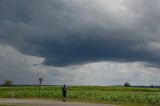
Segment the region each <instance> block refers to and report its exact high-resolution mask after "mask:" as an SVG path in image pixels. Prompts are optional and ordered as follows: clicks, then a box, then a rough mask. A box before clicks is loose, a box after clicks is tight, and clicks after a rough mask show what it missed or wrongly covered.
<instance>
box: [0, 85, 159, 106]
mask: <svg viewBox="0 0 160 106" xmlns="http://www.w3.org/2000/svg"><path fill="white" fill-rule="evenodd" d="M38 89H39V87H38V86H13V87H0V97H1V98H11V97H12V96H13V94H14V97H15V98H42V99H58V100H60V99H61V98H62V92H61V86H42V87H41V94H40V97H39V90H38ZM66 99H67V100H69V101H74V100H76V101H82V102H96V103H109V104H120V105H121V106H151V105H154V106H156V105H160V89H157V88H135V87H112V86H110V87H108V86H107V87H106V86H68V93H67V98H66ZM145 104H146V105H145Z"/></svg>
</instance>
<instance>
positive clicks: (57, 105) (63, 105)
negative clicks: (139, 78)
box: [0, 98, 115, 106]
mask: <svg viewBox="0 0 160 106" xmlns="http://www.w3.org/2000/svg"><path fill="white" fill-rule="evenodd" d="M0 104H14V105H24V106H115V105H108V104H95V103H81V102H61V101H55V100H43V99H8V98H6V99H5V98H1V99H0Z"/></svg>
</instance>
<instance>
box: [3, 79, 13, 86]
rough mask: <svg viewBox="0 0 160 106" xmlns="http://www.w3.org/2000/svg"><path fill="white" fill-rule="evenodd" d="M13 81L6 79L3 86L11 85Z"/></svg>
mask: <svg viewBox="0 0 160 106" xmlns="http://www.w3.org/2000/svg"><path fill="white" fill-rule="evenodd" d="M11 85H12V81H11V80H4V83H3V86H11Z"/></svg>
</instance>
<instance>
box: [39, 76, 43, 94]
mask: <svg viewBox="0 0 160 106" xmlns="http://www.w3.org/2000/svg"><path fill="white" fill-rule="evenodd" d="M42 81H43V78H39V97H40V95H41V84H42Z"/></svg>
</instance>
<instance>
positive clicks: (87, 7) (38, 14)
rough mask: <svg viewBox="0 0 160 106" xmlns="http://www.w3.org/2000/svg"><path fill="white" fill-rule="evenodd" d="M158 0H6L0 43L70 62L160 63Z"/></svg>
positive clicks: (48, 61)
mask: <svg viewBox="0 0 160 106" xmlns="http://www.w3.org/2000/svg"><path fill="white" fill-rule="evenodd" d="M159 11H160V1H158V0H152V1H151V0H94V1H93V0H33V1H29V0H14V1H11V0H0V43H1V44H3V45H9V46H12V47H14V48H15V49H17V50H18V51H19V52H20V53H22V54H25V55H30V56H37V57H42V58H44V59H45V60H44V62H43V64H45V65H50V66H58V67H63V66H68V65H75V64H86V63H92V62H99V61H115V62H119V61H120V62H121V61H122V62H146V63H147V64H148V66H156V67H158V66H159V64H160V55H159V51H160V36H159V34H160V21H159V19H160V13H159Z"/></svg>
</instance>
